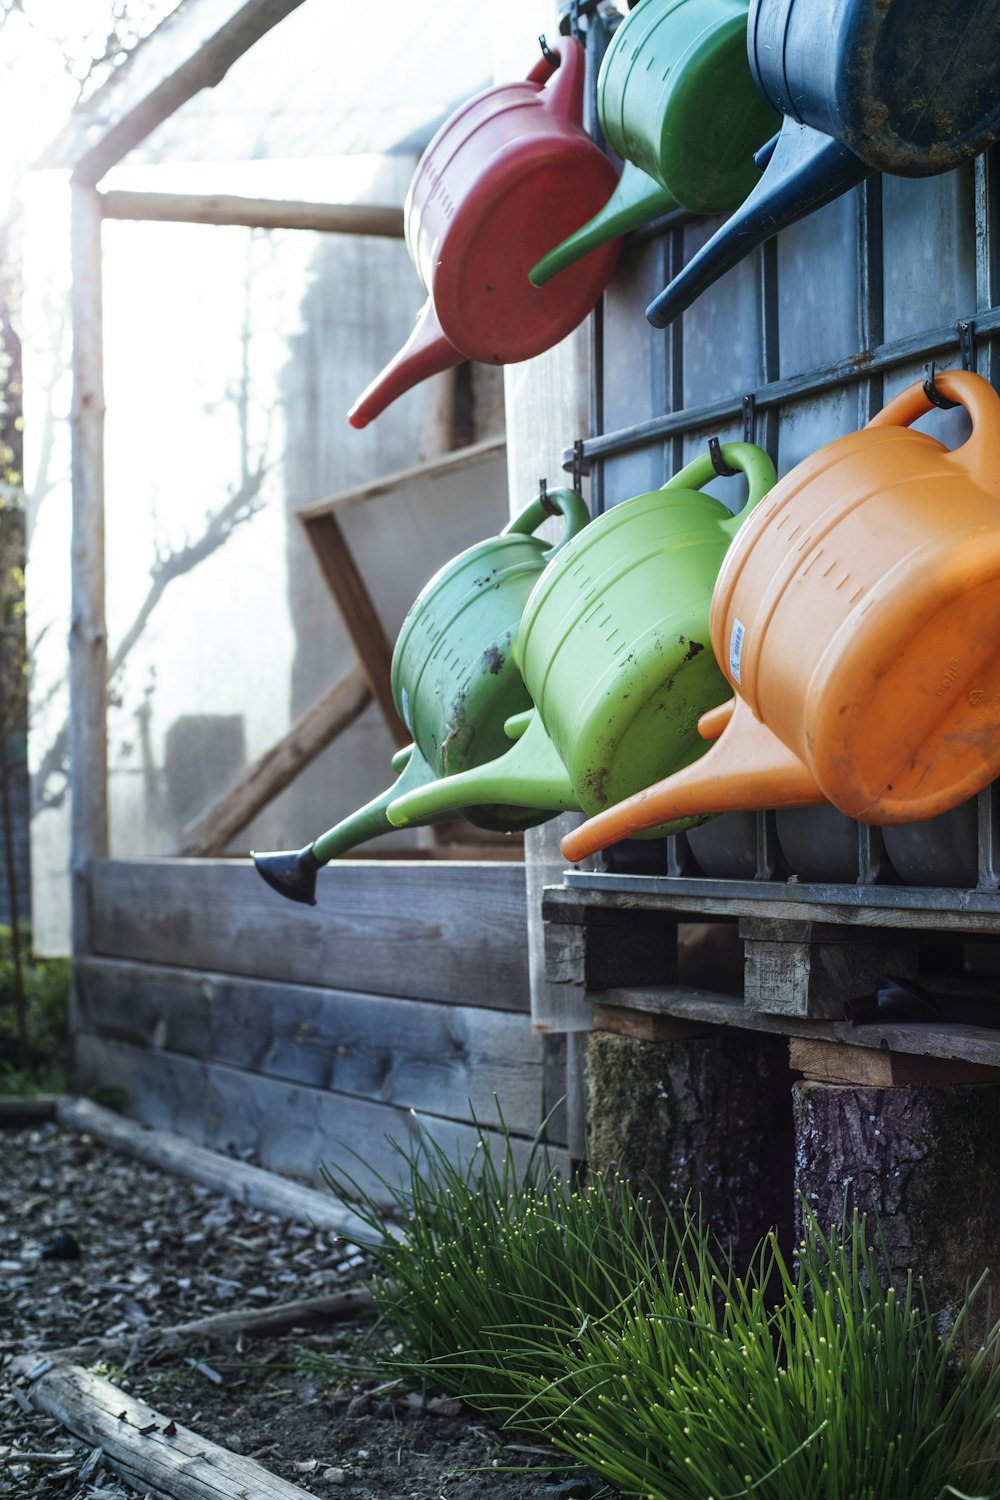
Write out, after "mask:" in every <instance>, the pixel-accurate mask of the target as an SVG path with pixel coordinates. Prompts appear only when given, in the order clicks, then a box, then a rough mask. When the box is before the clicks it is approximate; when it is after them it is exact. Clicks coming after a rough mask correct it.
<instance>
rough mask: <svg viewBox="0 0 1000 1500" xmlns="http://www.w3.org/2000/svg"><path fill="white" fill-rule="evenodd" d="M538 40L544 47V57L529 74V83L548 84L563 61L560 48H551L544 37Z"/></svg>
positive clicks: (542, 56)
mask: <svg viewBox="0 0 1000 1500" xmlns="http://www.w3.org/2000/svg"><path fill="white" fill-rule="evenodd" d="M538 40H539V42H540V44H541V46H542V55H541V57H540V58H539V59H538V61H537V62H536V63H535V66H534V67H533V68H532V70H531V72H530V73H529V74H528V82H529V83H537V84H545V83H548V81H549V79H550V78H551V77H552V75H553V73H554V72H555V71H556V69H557V68H558V66H559V64H560V62H561V60H562V59H561V57H560V54H559V49H558V47H557V48H555V50H553V49H552V48H550V47H549V46H548V43H547V42H546V41H545V38H544V37H543V36H540V37H539V38H538Z"/></svg>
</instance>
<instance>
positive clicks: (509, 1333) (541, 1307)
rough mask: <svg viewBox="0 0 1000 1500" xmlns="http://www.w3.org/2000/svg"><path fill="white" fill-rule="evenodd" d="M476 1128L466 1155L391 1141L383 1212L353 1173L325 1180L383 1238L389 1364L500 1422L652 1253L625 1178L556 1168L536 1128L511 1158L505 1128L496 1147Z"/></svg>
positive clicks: (639, 1277) (381, 1273) (378, 1255)
mask: <svg viewBox="0 0 1000 1500" xmlns="http://www.w3.org/2000/svg"><path fill="white" fill-rule="evenodd" d="M477 1131H478V1145H477V1149H476V1151H475V1152H474V1154H473V1155H472V1156H471V1157H470V1158H469V1160H468V1161H466V1162H465V1163H464V1164H463V1163H462V1162H458V1163H456V1162H455V1161H453V1160H452V1159H451V1157H450V1156H449V1155H448V1154H447V1153H446V1152H445V1151H444V1150H443V1149H442V1148H441V1147H440V1146H438V1145H437V1144H436V1143H435V1142H434V1141H432V1140H429V1139H426V1138H424V1139H422V1140H421V1141H420V1143H419V1144H418V1146H417V1147H416V1149H415V1150H412V1151H408V1150H406V1149H404V1148H402V1147H401V1146H399V1145H398V1144H397V1143H395V1142H393V1145H394V1147H395V1149H396V1150H397V1151H399V1152H400V1154H401V1156H402V1157H403V1162H404V1171H403V1174H402V1181H401V1182H400V1183H399V1184H396V1183H392V1182H390V1181H388V1180H382V1188H383V1191H384V1194H385V1196H386V1198H387V1200H388V1202H389V1205H390V1206H389V1208H388V1209H386V1208H384V1207H382V1206H381V1205H380V1203H379V1202H378V1201H376V1200H375V1199H374V1198H373V1196H372V1195H371V1194H370V1193H368V1192H366V1191H365V1190H363V1189H361V1188H359V1186H358V1184H357V1182H356V1181H355V1180H354V1179H353V1178H351V1177H350V1176H347V1175H345V1174H343V1173H334V1172H333V1171H330V1170H328V1169H323V1177H324V1180H325V1181H326V1183H327V1185H328V1186H329V1187H331V1188H332V1189H333V1191H334V1192H335V1193H337V1195H338V1196H339V1197H341V1198H344V1199H348V1200H350V1201H351V1203H352V1206H353V1207H354V1209H355V1212H357V1213H358V1214H359V1216H360V1217H361V1218H362V1219H363V1220H364V1221H365V1222H366V1223H367V1224H368V1226H369V1227H370V1228H371V1229H372V1230H373V1231H374V1232H375V1236H376V1239H377V1241H378V1243H377V1245H376V1246H375V1247H374V1248H373V1249H371V1251H370V1253H371V1254H372V1255H373V1257H374V1259H375V1261H376V1264H377V1269H378V1274H377V1276H376V1279H375V1282H374V1287H373V1290H374V1295H375V1302H376V1306H377V1307H378V1309H379V1311H380V1313H381V1315H382V1318H383V1319H384V1323H385V1326H386V1330H387V1337H386V1348H387V1354H386V1361H385V1362H386V1367H387V1368H388V1369H390V1370H392V1371H393V1372H395V1373H400V1372H405V1373H407V1374H408V1375H409V1376H410V1377H411V1378H416V1379H419V1380H422V1381H423V1382H425V1383H430V1384H432V1385H433V1386H434V1387H435V1388H436V1389H438V1390H443V1391H446V1392H448V1393H450V1394H453V1395H457V1396H460V1397H462V1399H463V1400H465V1401H466V1402H468V1403H469V1404H470V1405H473V1406H476V1407H477V1408H479V1409H480V1410H482V1411H485V1412H488V1413H489V1414H490V1415H491V1416H492V1417H493V1418H494V1419H501V1418H503V1417H505V1416H507V1415H509V1413H510V1412H511V1411H512V1410H513V1409H515V1408H516V1407H518V1406H520V1405H521V1404H522V1401H523V1388H522V1386H521V1385H520V1384H519V1376H521V1375H526V1374H527V1373H529V1372H535V1373H537V1372H538V1371H544V1372H547V1373H548V1374H549V1375H551V1376H552V1377H555V1376H558V1375H559V1374H560V1373H561V1370H562V1365H561V1363H560V1360H561V1350H562V1348H563V1346H565V1345H566V1344H567V1343H568V1342H569V1341H570V1339H571V1338H572V1337H573V1336H574V1335H575V1333H576V1332H577V1330H579V1329H580V1328H585V1327H586V1326H587V1324H588V1322H589V1321H590V1320H591V1319H593V1318H597V1317H601V1316H604V1315H606V1314H607V1313H608V1312H610V1311H611V1309H612V1308H614V1307H616V1306H617V1305H618V1304H619V1303H620V1302H621V1300H622V1298H623V1297H627V1296H628V1295H630V1294H631V1290H632V1288H633V1287H634V1286H635V1285H636V1283H637V1282H641V1281H643V1280H644V1279H645V1278H646V1276H647V1275H648V1273H649V1267H650V1265H651V1263H652V1261H653V1260H654V1258H655V1256H656V1253H657V1252H656V1245H655V1243H654V1242H653V1239H652V1235H651V1230H650V1227H649V1214H648V1211H647V1210H646V1206H645V1204H644V1202H643V1200H641V1199H640V1198H639V1197H638V1195H637V1194H635V1193H634V1192H633V1191H632V1189H631V1188H630V1187H629V1186H628V1184H627V1183H626V1182H625V1181H624V1180H623V1179H621V1178H619V1177H609V1178H608V1179H606V1180H605V1179H602V1178H600V1179H597V1180H595V1181H593V1182H592V1183H590V1184H589V1185H587V1186H586V1187H583V1186H581V1185H580V1184H578V1183H574V1182H568V1181H566V1180H564V1179H562V1178H560V1177H559V1176H558V1174H557V1173H556V1172H555V1171H554V1170H553V1169H552V1167H551V1165H550V1164H549V1162H548V1160H547V1157H546V1152H545V1148H544V1145H543V1143H542V1140H541V1133H539V1136H538V1137H536V1139H535V1140H534V1142H532V1144H531V1146H530V1149H529V1150H528V1153H527V1159H526V1161H525V1162H524V1163H523V1165H521V1166H520V1167H518V1165H517V1163H516V1161H515V1152H514V1150H513V1148H512V1141H511V1137H510V1134H509V1131H508V1130H507V1128H506V1126H505V1125H504V1126H502V1129H501V1132H500V1135H499V1145H498V1146H497V1147H494V1146H493V1145H492V1144H491V1137H490V1134H489V1133H487V1132H486V1131H484V1130H483V1129H482V1128H481V1127H477ZM494 1139H495V1137H494ZM367 1248H369V1247H366V1249H367ZM393 1350H394V1351H395V1352H392V1351H393Z"/></svg>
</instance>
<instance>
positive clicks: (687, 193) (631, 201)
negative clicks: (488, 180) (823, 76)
mask: <svg viewBox="0 0 1000 1500" xmlns="http://www.w3.org/2000/svg"><path fill="white" fill-rule="evenodd" d="M749 4H750V0H640V4H639V5H638V6H637V7H636V8H635V10H633V11H631V12H630V13H629V14H628V15H627V16H626V18H625V20H624V21H623V22H622V24H621V25H620V26H619V28H618V30H617V31H616V32H615V35H614V37H613V38H612V41H611V45H610V46H609V48H608V50H607V52H606V53H605V54H604V62H603V64H602V66H601V72H600V77H599V78H598V81H597V108H598V115H599V117H600V121H601V128H602V130H603V131H604V134H605V136H606V137H607V140H608V143H609V145H610V146H611V147H612V149H613V150H614V151H616V152H617V153H618V155H619V156H621V157H623V158H624V162H625V166H624V170H623V171H622V175H621V177H620V179H619V181H618V186H617V187H616V188H615V191H614V192H613V193H612V195H611V197H610V198H609V200H608V202H607V203H606V204H605V205H604V207H603V208H602V209H601V211H600V213H598V214H596V215H595V217H594V218H592V219H591V220H590V222H589V223H587V224H585V225H584V226H583V228H582V229H578V230H577V231H576V232H575V233H574V234H571V235H570V236H569V238H568V239H565V240H563V242H562V244H561V245H558V246H557V247H556V248H555V249H554V250H552V251H551V252H550V253H549V254H548V255H546V256H545V257H544V258H543V259H542V260H540V261H539V262H538V264H537V265H536V266H535V267H534V268H533V269H532V271H531V272H530V279H531V281H532V282H533V283H534V285H535V286H543V285H544V284H545V282H547V281H548V280H550V278H551V277H553V276H555V274H556V273H557V272H558V271H562V270H564V269H565V267H566V266H569V265H572V264H573V262H574V261H577V260H579V259H580V257H581V256H583V255H586V254H587V252H588V251H590V250H594V249H596V247H597V246H598V245H605V244H607V242H608V241H609V240H613V239H616V238H617V237H618V236H619V235H622V234H625V233H627V232H628V230H630V229H637V228H638V227H639V225H640V224H645V223H647V222H648V220H650V219H655V218H656V217H657V216H658V215H659V214H665V213H668V212H669V211H670V210H671V209H673V208H678V207H683V208H686V209H689V210H690V211H691V212H692V213H702V214H711V213H721V212H723V211H728V210H729V209H732V208H735V207H736V205H737V204H738V203H742V202H743V199H744V198H745V197H746V195H747V194H748V193H749V192H750V191H751V189H752V188H753V187H755V186H756V184H757V181H758V179H759V177H760V173H759V172H758V170H757V168H756V167H755V166H754V160H753V157H754V152H755V151H756V150H757V148H758V147H760V146H762V145H763V144H764V142H765V141H766V140H767V139H768V137H769V136H771V135H773V134H774V132H775V130H776V129H777V125H778V121H779V116H778V115H776V114H775V113H774V111H773V110H772V109H771V108H770V106H769V105H768V104H767V102H766V101H765V100H764V99H763V97H762V96H761V94H760V93H759V92H758V90H757V88H756V86H755V84H754V81H753V78H752V77H751V74H750V64H749V61H748V59H747V10H748V8H749Z"/></svg>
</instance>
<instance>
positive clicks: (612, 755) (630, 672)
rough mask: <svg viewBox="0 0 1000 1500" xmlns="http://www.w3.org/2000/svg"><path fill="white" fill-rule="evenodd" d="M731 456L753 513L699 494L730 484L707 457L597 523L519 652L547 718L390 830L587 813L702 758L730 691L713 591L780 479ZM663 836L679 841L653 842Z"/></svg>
mask: <svg viewBox="0 0 1000 1500" xmlns="http://www.w3.org/2000/svg"><path fill="white" fill-rule="evenodd" d="M720 451H721V457H722V459H723V460H724V464H725V465H726V466H728V468H729V471H730V472H732V471H735V470H738V471H741V472H742V473H743V474H745V475H746V477H747V480H748V481H749V488H750V494H749V499H748V500H747V503H746V505H745V506H744V508H743V510H742V511H741V512H740V513H739V514H738V515H735V516H734V515H732V514H731V512H730V511H728V510H727V509H726V507H725V506H724V505H723V504H722V502H721V501H719V500H715V499H713V498H712V497H711V496H708V495H703V494H701V493H700V489H701V487H702V486H704V485H706V484H707V483H709V481H710V480H712V479H714V478H715V477H716V474H717V472H718V470H717V468H716V461H715V460H714V459H713V458H712V457H711V456H710V455H709V454H705V455H703V456H702V457H699V458H697V459H695V461H694V462H693V463H691V464H688V466H687V468H685V469H682V470H681V472H680V473H679V474H677V475H675V476H674V478H673V479H672V480H670V482H669V484H667V485H665V486H664V487H663V489H662V490H654V491H653V492H652V493H651V494H647V495H638V496H636V497H635V498H634V499H632V500H627V501H625V502H624V503H623V504H621V505H616V506H615V507H614V508H613V509H612V510H609V511H607V512H605V514H604V515H602V516H599V517H598V518H597V519H596V520H595V521H592V522H591V524H590V525H589V526H588V527H587V528H586V530H585V531H583V532H581V533H580V534H579V535H578V536H576V537H574V538H573V539H572V541H571V542H569V543H568V545H567V546H565V547H564V548H563V549H562V551H561V552H560V554H559V556H558V557H557V558H556V559H555V560H554V562H552V563H551V564H550V566H549V567H548V568H547V569H546V571H545V573H544V574H543V575H542V576H541V577H540V578H539V579H538V582H537V583H536V585H535V587H534V590H533V591H532V594H531V598H530V599H529V600H528V602H527V604H526V606H525V610H524V614H523V617H522V620H521V628H520V630H519V632H518V636H517V648H516V654H517V658H518V661H519V663H520V667H521V672H522V674H523V677H524V681H525V684H526V685H527V688H528V691H529V692H530V694H531V697H532V699H533V701H534V703H535V708H534V709H533V710H532V711H531V712H528V713H523V714H520V715H518V716H517V718H516V719H514V720H512V721H511V722H510V723H508V725H507V732H508V734H509V735H510V736H511V737H512V738H516V744H515V745H514V746H513V747H512V748H511V749H509V750H508V751H507V753H506V754H505V755H503V756H501V757H500V758H499V759H498V760H494V761H490V762H488V763H486V764H482V765H479V766H477V767H475V768H473V769H470V770H468V771H464V772H462V773H461V774H460V775H457V776H451V777H448V778H446V779H443V780H439V781H435V782H433V783H431V784H429V785H425V786H422V787H420V788H419V789H418V790H416V791H412V792H407V793H406V794H404V795H401V796H399V797H398V798H396V799H395V800H394V801H392V802H390V804H389V808H388V817H389V822H390V823H392V824H394V825H396V826H397V827H402V826H405V825H406V824H408V823H412V822H414V821H416V820H418V819H421V820H422V819H424V818H427V817H430V816H433V815H444V814H447V813H449V812H453V811H455V810H456V809H460V808H468V807H470V806H472V805H474V804H482V805H487V806H493V807H496V806H504V805H506V806H508V807H512V808H531V809H535V810H537V809H539V808H544V809H547V810H548V811H549V812H551V813H556V812H564V811H583V812H589V811H590V810H591V809H597V808H604V807H607V806H608V805H609V804H611V803H613V802H614V801H615V800H616V798H618V797H620V796H621V795H622V790H623V789H624V788H625V787H630V788H634V789H635V790H638V789H639V788H640V787H642V786H645V785H646V784H647V781H646V780H645V779H644V778H646V777H647V776H648V774H649V773H650V771H651V770H653V768H655V767H659V768H660V771H659V774H660V775H662V774H663V767H665V766H672V767H678V768H679V767H681V766H686V765H687V764H688V763H689V762H690V761H692V760H694V759H695V758H696V757H697V756H699V755H701V754H703V753H704V751H705V749H706V748H707V747H706V744H705V741H704V740H702V739H701V738H700V736H699V734H698V719H699V716H700V715H701V714H702V713H704V712H705V711H706V710H707V709H708V708H709V707H714V706H715V705H717V704H719V703H721V702H723V700H724V699H725V698H726V697H727V696H728V695H729V694H730V692H731V690H730V688H729V686H728V683H727V681H726V679H725V678H724V677H723V675H722V673H721V672H720V670H719V667H718V665H717V664H716V660H715V657H714V655H713V654H712V646H711V642H710V638H709V631H708V614H709V606H710V604H711V600H712V589H713V587H714V585H715V580H716V576H717V574H718V572H719V568H720V567H721V565H722V560H723V558H724V557H725V555H726V552H727V550H728V548H729V545H730V543H731V541H732V539H733V537H734V536H735V535H736V532H737V531H738V530H739V528H740V526H741V524H742V523H743V521H744V520H745V519H746V517H747V516H748V515H749V514H750V511H751V510H752V508H753V507H754V506H755V505H756V504H757V502H758V501H759V500H761V499H762V498H763V497H764V495H765V494H766V493H767V491H768V490H769V489H770V487H771V485H772V484H773V483H774V481H775V474H774V467H773V465H772V463H771V460H770V459H769V458H768V456H767V454H766V453H764V452H762V450H761V449H760V448H756V447H754V446H753V445H752V444H750V443H726V444H724V445H723V446H722V448H721V450H720ZM689 821H690V820H689ZM696 821H701V820H700V819H699V820H696ZM686 826H688V824H687V823H684V824H678V825H676V827H677V828H680V827H686ZM665 831H675V830H674V828H671V829H670V830H667V829H656V830H652V831H651V832H650V833H649V835H648V836H649V837H655V836H656V835H657V834H662V833H663V832H665Z"/></svg>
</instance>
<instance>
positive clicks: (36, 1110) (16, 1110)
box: [0, 1094, 60, 1130]
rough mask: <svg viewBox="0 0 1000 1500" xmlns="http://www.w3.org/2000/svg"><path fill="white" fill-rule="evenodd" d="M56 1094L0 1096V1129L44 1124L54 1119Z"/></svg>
mask: <svg viewBox="0 0 1000 1500" xmlns="http://www.w3.org/2000/svg"><path fill="white" fill-rule="evenodd" d="M59 1097H60V1096H59V1095H58V1094H11V1095H9V1096H8V1097H6V1098H0V1130H17V1129H19V1128H20V1127H21V1126H22V1125H44V1123H45V1122H46V1120H54V1119H55V1114H56V1104H57V1103H58V1101H59Z"/></svg>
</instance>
